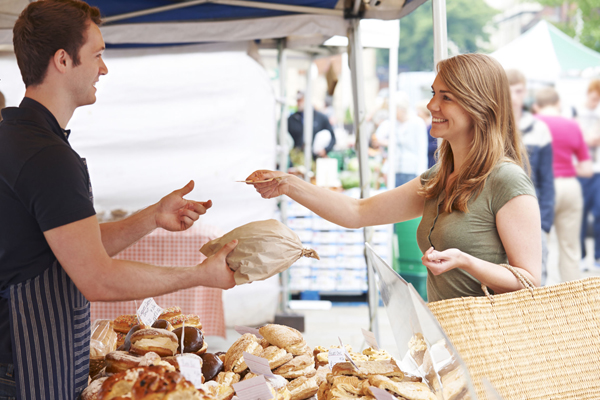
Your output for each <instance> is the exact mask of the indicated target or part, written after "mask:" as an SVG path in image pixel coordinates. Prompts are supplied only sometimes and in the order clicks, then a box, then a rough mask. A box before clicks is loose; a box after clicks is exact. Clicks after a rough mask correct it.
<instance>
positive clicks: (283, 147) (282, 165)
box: [277, 39, 290, 313]
mask: <svg viewBox="0 0 600 400" xmlns="http://www.w3.org/2000/svg"><path fill="white" fill-rule="evenodd" d="M278 42H279V43H278V48H277V67H278V69H279V99H280V103H279V104H280V107H281V108H280V113H279V132H278V134H279V140H278V142H279V146H278V147H279V157H278V158H279V160H278V161H279V170H280V171H283V172H287V170H288V154H289V151H290V149H289V148H288V143H287V130H288V126H287V96H286V94H287V93H286V90H285V88H286V81H287V70H286V68H287V65H286V53H285V39H280V40H279V41H278ZM279 209H280V211H281V220H282V221H283V223H284V224H287V217H288V201H287V197H285V196H282V197H280V204H279ZM289 282H290V273H289V271H288V270H285V271H283V272H282V273H281V298H280V304H279V308H280V311H281V312H282V313H288V312H289V308H290V306H289V304H290V290H289Z"/></svg>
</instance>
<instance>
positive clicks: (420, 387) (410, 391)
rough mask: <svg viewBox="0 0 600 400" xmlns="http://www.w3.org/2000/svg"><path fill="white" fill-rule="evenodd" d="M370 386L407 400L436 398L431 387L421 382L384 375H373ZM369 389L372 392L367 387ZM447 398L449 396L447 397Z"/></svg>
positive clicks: (370, 378) (433, 399)
mask: <svg viewBox="0 0 600 400" xmlns="http://www.w3.org/2000/svg"><path fill="white" fill-rule="evenodd" d="M368 382H369V384H370V386H374V387H377V388H379V389H384V390H387V391H388V392H390V393H392V394H393V395H394V396H396V397H399V398H401V399H407V400H436V399H437V398H436V396H435V395H434V394H433V392H432V391H431V389H429V387H428V386H427V385H426V384H424V383H421V382H394V381H392V380H391V379H389V378H387V377H385V376H382V375H373V376H370V377H369V380H368ZM367 391H368V392H371V391H370V389H368V387H367ZM445 398H446V399H447V397H445Z"/></svg>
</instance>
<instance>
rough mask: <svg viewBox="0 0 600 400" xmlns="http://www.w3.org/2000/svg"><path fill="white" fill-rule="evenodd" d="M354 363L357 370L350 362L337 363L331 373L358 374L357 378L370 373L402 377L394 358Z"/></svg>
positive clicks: (366, 376)
mask: <svg viewBox="0 0 600 400" xmlns="http://www.w3.org/2000/svg"><path fill="white" fill-rule="evenodd" d="M355 364H356V366H357V367H358V370H357V369H356V368H354V365H352V363H350V362H341V363H337V364H335V365H334V366H333V369H332V373H333V375H349V376H358V377H359V378H368V377H369V376H372V375H383V376H386V377H388V378H390V377H398V378H399V379H402V378H403V377H404V374H403V373H402V371H401V370H400V368H398V365H397V364H396V362H395V361H394V360H382V361H366V362H356V363H355Z"/></svg>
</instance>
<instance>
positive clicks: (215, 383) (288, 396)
mask: <svg viewBox="0 0 600 400" xmlns="http://www.w3.org/2000/svg"><path fill="white" fill-rule="evenodd" d="M194 317H195V318H194ZM158 321H160V322H158ZM137 322H138V320H137V317H135V316H132V315H125V316H121V317H118V318H116V319H115V320H114V321H109V323H104V324H103V326H105V327H106V326H108V327H111V328H112V330H113V334H112V335H111V336H112V337H113V339H114V341H115V343H116V341H117V335H118V334H119V333H121V334H123V335H125V337H124V338H123V344H122V345H121V347H120V348H119V350H113V351H110V352H108V353H107V354H106V355H105V356H104V359H103V361H104V364H105V365H106V367H105V368H104V369H103V370H102V371H101V372H100V373H97V374H94V376H93V377H92V378H93V379H94V380H93V381H92V382H91V384H90V386H89V387H88V388H87V389H86V390H85V392H84V393H83V394H82V398H83V399H84V400H108V399H129V398H130V399H148V400H149V399H163V400H167V399H173V400H175V399H177V400H186V399H203V400H208V399H210V400H232V399H233V397H234V396H235V394H236V392H235V389H234V387H233V385H234V384H236V383H238V382H243V381H246V380H249V379H252V378H254V377H256V376H257V375H256V374H255V372H256V371H255V372H252V371H250V368H249V367H248V364H247V363H246V360H245V359H244V353H249V354H252V355H254V356H257V357H261V358H263V359H264V360H266V363H268V368H269V369H270V370H271V373H272V374H273V375H274V376H275V377H273V376H266V377H265V378H266V379H265V380H266V384H267V386H268V388H269V390H270V391H271V393H272V395H273V399H275V400H306V399H309V398H311V397H313V398H315V397H316V399H315V400H349V399H350V398H352V399H360V400H375V397H374V395H373V392H372V391H371V388H372V387H376V388H379V389H382V390H386V391H387V392H388V393H390V394H391V395H392V396H394V397H397V398H398V399H401V400H434V399H436V396H435V395H434V393H433V392H432V390H431V389H430V387H429V386H428V385H427V381H423V379H421V378H420V377H419V376H416V375H411V374H409V373H405V372H403V371H402V370H401V369H400V367H399V366H398V364H397V363H396V361H395V360H394V359H393V358H392V357H391V355H390V354H388V353H387V352H386V351H385V350H376V349H373V348H370V347H369V348H366V349H364V350H363V351H362V352H355V351H353V350H352V348H351V347H350V346H346V348H345V353H346V354H347V355H348V356H349V357H350V359H351V360H352V361H353V362H348V361H346V362H338V363H336V364H335V365H334V366H333V369H330V368H329V359H328V352H329V350H331V349H334V348H339V346H331V347H323V346H317V347H316V348H315V349H314V350H313V349H311V348H310V347H309V346H308V345H307V343H306V341H305V340H304V337H303V336H302V334H301V333H300V332H299V331H297V330H296V329H293V328H290V327H287V326H283V325H277V324H267V325H265V326H262V327H261V328H259V329H258V332H259V333H260V335H261V336H262V338H259V337H257V336H255V335H254V334H252V333H245V334H243V335H241V336H240V337H239V338H238V339H237V340H236V341H235V342H234V343H233V344H232V345H231V346H230V347H229V349H228V350H227V352H224V353H220V354H219V353H216V354H213V353H209V352H207V350H208V345H207V343H206V341H205V340H204V335H203V333H202V331H201V329H200V328H199V327H201V326H202V324H201V322H200V321H199V318H198V317H197V316H189V315H185V314H183V313H182V312H181V309H179V307H171V308H169V309H166V310H165V312H163V314H162V315H161V316H160V319H159V320H157V323H154V324H153V326H152V327H148V326H144V325H140V324H138V323H137ZM188 322H189V323H190V325H188ZM184 324H185V327H184ZM127 327H129V331H128V332H126V333H125V332H123V330H124V329H126V328H127ZM117 329H120V331H118V332H117ZM97 339H98V338H97ZM411 345H412V346H411V347H410V349H411V352H412V351H414V353H415V356H417V357H418V356H419V355H420V354H419V353H421V354H422V350H423V345H424V346H425V347H424V349H425V350H427V344H426V343H425V342H424V340H423V338H422V336H421V337H418V336H417V337H414V338H413V341H411ZM182 347H183V348H182ZM182 352H183V353H187V354H188V355H189V356H191V357H195V358H197V360H198V364H199V365H200V367H201V371H202V372H201V375H202V384H200V381H197V382H196V385H198V387H194V384H192V383H191V382H189V381H187V380H186V379H185V377H184V375H183V374H184V373H186V371H185V370H183V365H184V364H182V367H181V369H182V370H181V371H180V366H179V362H178V360H181V359H180V358H179V356H180V355H181V353H182ZM421 359H422V358H421ZM248 363H250V360H249V361H248ZM266 363H265V364H264V367H265V368H266V367H267V364H266ZM253 371H254V370H253ZM458 371H459V370H457V369H452V370H448V371H447V374H446V375H445V376H444V377H443V378H442V379H443V380H444V382H443V394H444V395H447V396H450V398H451V399H452V400H458V399H461V398H464V395H465V393H466V391H465V390H466V389H465V388H466V380H465V377H464V376H463V375H461V374H460V373H459V372H458ZM182 372H183V373H182Z"/></svg>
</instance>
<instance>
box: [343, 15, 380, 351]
mask: <svg viewBox="0 0 600 400" xmlns="http://www.w3.org/2000/svg"><path fill="white" fill-rule="evenodd" d="M348 55H349V57H348V60H349V62H350V73H351V80H352V99H353V101H354V129H355V130H356V148H357V152H358V162H359V170H360V197H361V198H363V199H365V198H368V197H369V196H370V188H371V169H370V168H369V157H368V149H369V138H368V137H367V130H366V129H365V128H366V127H365V115H366V107H365V95H364V94H365V88H364V79H363V48H362V44H361V39H360V19H359V18H354V19H351V20H350V26H349V28H348ZM364 232H365V242H368V243H371V242H372V239H373V227H370V226H367V227H365V228H364ZM365 260H366V263H367V285H368V292H367V295H368V299H369V329H370V330H371V332H373V334H374V335H375V338H376V339H377V341H378V342H379V321H378V319H377V308H378V306H379V295H378V292H377V286H376V285H375V273H374V270H373V267H372V266H371V263H370V262H369V260H368V258H367V256H366V247H365Z"/></svg>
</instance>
